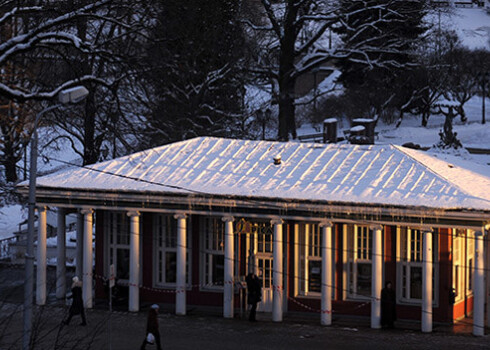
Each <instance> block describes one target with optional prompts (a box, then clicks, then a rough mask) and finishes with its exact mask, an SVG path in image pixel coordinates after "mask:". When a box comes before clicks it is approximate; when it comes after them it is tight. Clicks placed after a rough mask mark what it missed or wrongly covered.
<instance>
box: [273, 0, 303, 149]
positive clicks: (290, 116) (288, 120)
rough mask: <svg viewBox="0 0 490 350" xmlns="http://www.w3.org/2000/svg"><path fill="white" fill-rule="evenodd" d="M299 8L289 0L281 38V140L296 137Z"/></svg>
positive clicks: (279, 137) (279, 133) (279, 136)
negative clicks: (295, 65)
mask: <svg viewBox="0 0 490 350" xmlns="http://www.w3.org/2000/svg"><path fill="white" fill-rule="evenodd" d="M297 13H298V9H297V7H296V6H294V1H292V0H290V1H289V2H288V8H287V9H286V15H285V16H286V18H285V22H284V25H283V28H284V37H283V38H282V40H281V51H280V57H279V132H278V139H279V140H280V141H287V140H289V135H290V134H291V137H292V138H293V139H295V138H296V121H295V106H294V85H295V80H296V79H295V78H293V77H292V74H293V72H294V57H295V50H294V44H295V43H296V37H297V30H296V26H295V23H294V22H295V21H296V16H297Z"/></svg>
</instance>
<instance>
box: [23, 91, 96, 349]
mask: <svg viewBox="0 0 490 350" xmlns="http://www.w3.org/2000/svg"><path fill="white" fill-rule="evenodd" d="M88 93H89V91H88V90H87V89H86V88H85V87H83V86H76V87H74V88H70V89H66V90H63V91H61V92H60V93H59V94H58V99H59V103H58V104H56V105H54V106H50V107H47V108H45V109H43V110H42V111H40V112H39V113H38V114H37V115H36V118H35V119H34V125H33V129H32V136H31V159H30V169H29V214H28V215H29V216H28V223H27V224H28V230H27V246H26V254H25V274H26V275H25V284H24V332H23V334H22V349H23V350H29V349H30V345H31V344H30V342H31V334H32V300H33V297H34V276H33V275H34V214H35V213H34V212H35V210H36V173H37V141H38V136H37V125H38V123H39V120H40V119H41V118H42V116H43V115H44V114H45V113H47V112H49V111H52V110H54V109H56V108H58V107H60V106H62V105H65V104H73V103H77V102H80V101H82V100H83V99H84V98H85V97H87V95H88Z"/></svg>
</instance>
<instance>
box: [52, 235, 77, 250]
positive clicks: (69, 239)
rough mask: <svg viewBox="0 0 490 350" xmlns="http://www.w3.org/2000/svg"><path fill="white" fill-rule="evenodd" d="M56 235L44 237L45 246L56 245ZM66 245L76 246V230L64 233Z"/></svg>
mask: <svg viewBox="0 0 490 350" xmlns="http://www.w3.org/2000/svg"><path fill="white" fill-rule="evenodd" d="M57 239H58V238H57V237H56V236H54V237H49V238H48V239H46V245H47V247H56V246H57V244H58V242H57ZM65 244H66V247H73V248H75V247H76V246H77V231H68V232H67V233H66V242H65Z"/></svg>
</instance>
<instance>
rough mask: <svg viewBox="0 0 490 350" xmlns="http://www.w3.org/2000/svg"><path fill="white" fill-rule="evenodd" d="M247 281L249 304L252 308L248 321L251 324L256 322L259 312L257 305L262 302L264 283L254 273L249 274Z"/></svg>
mask: <svg viewBox="0 0 490 350" xmlns="http://www.w3.org/2000/svg"><path fill="white" fill-rule="evenodd" d="M245 281H246V282H247V291H248V296H247V304H249V305H250V306H251V307H250V314H249V317H248V320H249V321H250V322H256V321H257V320H256V319H255V314H256V312H257V303H258V302H260V301H261V300H262V283H261V282H260V279H259V278H258V277H257V275H256V274H254V273H249V274H248V275H247V277H246V278H245Z"/></svg>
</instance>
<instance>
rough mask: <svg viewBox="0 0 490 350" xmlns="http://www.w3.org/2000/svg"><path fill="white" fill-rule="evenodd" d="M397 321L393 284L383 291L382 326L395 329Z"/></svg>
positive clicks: (389, 283)
mask: <svg viewBox="0 0 490 350" xmlns="http://www.w3.org/2000/svg"><path fill="white" fill-rule="evenodd" d="M395 321H396V293H395V290H394V289H393V285H392V284H391V282H389V281H388V282H386V285H385V287H384V288H383V289H382V290H381V326H383V327H388V328H394V327H395Z"/></svg>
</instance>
